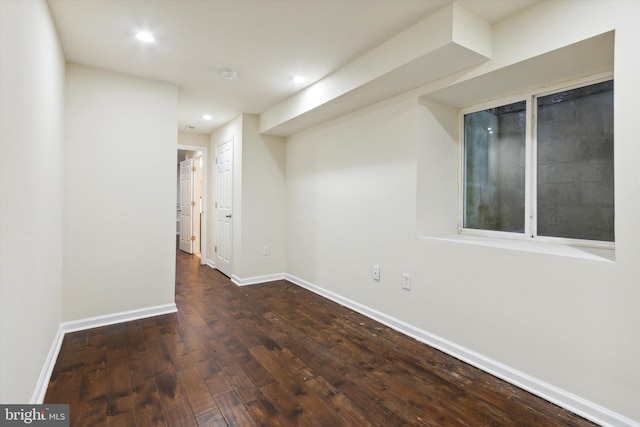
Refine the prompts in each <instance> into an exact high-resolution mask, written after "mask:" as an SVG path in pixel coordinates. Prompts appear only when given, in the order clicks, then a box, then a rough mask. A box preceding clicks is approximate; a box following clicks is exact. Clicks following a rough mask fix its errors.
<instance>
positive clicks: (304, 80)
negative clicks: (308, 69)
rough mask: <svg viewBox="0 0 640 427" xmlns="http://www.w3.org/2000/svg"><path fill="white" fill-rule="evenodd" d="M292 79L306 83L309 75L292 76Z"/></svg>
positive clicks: (295, 81)
mask: <svg viewBox="0 0 640 427" xmlns="http://www.w3.org/2000/svg"><path fill="white" fill-rule="evenodd" d="M290 80H291V81H292V82H294V83H306V82H308V81H309V76H302V75H297V76H291V77H290Z"/></svg>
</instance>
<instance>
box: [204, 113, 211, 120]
mask: <svg viewBox="0 0 640 427" xmlns="http://www.w3.org/2000/svg"><path fill="white" fill-rule="evenodd" d="M202 120H213V116H212V115H211V114H203V115H202Z"/></svg>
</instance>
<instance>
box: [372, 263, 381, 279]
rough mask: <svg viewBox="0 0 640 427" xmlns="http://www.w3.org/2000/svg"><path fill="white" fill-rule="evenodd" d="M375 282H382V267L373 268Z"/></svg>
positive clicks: (375, 266)
mask: <svg viewBox="0 0 640 427" xmlns="http://www.w3.org/2000/svg"><path fill="white" fill-rule="evenodd" d="M373 280H380V266H379V265H374V266H373Z"/></svg>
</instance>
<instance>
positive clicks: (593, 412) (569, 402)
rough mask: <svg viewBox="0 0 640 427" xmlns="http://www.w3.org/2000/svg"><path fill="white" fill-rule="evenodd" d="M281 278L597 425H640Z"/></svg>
mask: <svg viewBox="0 0 640 427" xmlns="http://www.w3.org/2000/svg"><path fill="white" fill-rule="evenodd" d="M284 278H285V279H286V280H288V281H290V282H292V283H295V284H296V285H298V286H300V287H302V288H305V289H308V290H310V291H311V292H314V293H316V294H318V295H320V296H323V297H325V298H327V299H330V300H332V301H334V302H336V303H338V304H340V305H342V306H344V307H347V308H349V309H351V310H353V311H356V312H358V313H360V314H362V315H364V316H367V317H369V318H371V319H373V320H375V321H377V322H380V323H382V324H383V325H386V326H388V327H390V328H392V329H395V330H396V331H398V332H401V333H403V334H405V335H407V336H410V337H412V338H414V339H416V340H418V341H420V342H422V343H424V344H427V345H429V346H431V347H434V348H437V349H438V350H440V351H442V352H444V353H447V354H448V355H450V356H453V357H455V358H456V359H459V360H462V361H463V362H466V363H468V364H470V365H472V366H475V367H476V368H478V369H481V370H483V371H485V372H487V373H489V374H491V375H494V376H496V377H498V378H500V379H502V380H504V381H507V382H508V383H511V384H513V385H515V386H517V387H520V388H522V389H524V390H527V391H528V392H530V393H533V394H535V395H536V396H539V397H541V398H543V399H545V400H547V401H549V402H552V403H554V404H556V405H558V406H560V407H562V408H565V409H567V410H569V411H571V412H573V413H574V414H577V415H579V416H581V417H583V418H586V419H588V420H590V421H593V422H594V423H596V424H599V425H601V426H606V427H640V424H639V423H637V422H636V421H634V420H631V419H629V418H627V417H625V416H623V415H620V414H617V413H615V412H613V411H610V410H609V409H607V408H604V407H602V406H600V405H597V404H595V403H593V402H590V401H588V400H585V399H583V398H581V397H579V396H576V395H574V394H572V393H569V392H568V391H565V390H562V389H560V388H558V387H556V386H554V385H551V384H548V383H545V382H544V381H541V380H539V379H537V378H534V377H532V376H530V375H527V374H525V373H523V372H520V371H518V370H516V369H513V368H511V367H509V366H507V365H504V364H502V363H500V362H497V361H495V360H493V359H490V358H488V357H486V356H483V355H482V354H479V353H476V352H475V351H473V350H470V349H468V348H465V347H462V346H460V345H458V344H455V343H453V342H451V341H448V340H446V339H443V338H441V337H438V336H436V335H433V334H431V333H429V332H426V331H424V330H422V329H419V328H416V327H415V326H412V325H410V324H408V323H405V322H403V321H402V320H399V319H396V318H394V317H391V316H389V315H386V314H384V313H381V312H379V311H377V310H374V309H372V308H369V307H367V306H364V305H362V304H360V303H357V302H355V301H352V300H350V299H348V298H345V297H343V296H340V295H338V294H335V293H333V292H331V291H328V290H326V289H324V288H321V287H319V286H316V285H314V284H312V283H309V282H307V281H305V280H303V279H300V278H299V277H296V276H293V275H291V274H285V275H284Z"/></svg>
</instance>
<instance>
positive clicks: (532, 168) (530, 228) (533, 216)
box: [458, 71, 615, 249]
mask: <svg viewBox="0 0 640 427" xmlns="http://www.w3.org/2000/svg"><path fill="white" fill-rule="evenodd" d="M610 80H614V76H613V72H611V71H609V72H605V73H600V74H596V75H592V76H588V77H582V78H577V79H574V80H571V81H565V82H561V83H556V84H553V85H547V86H543V87H539V88H536V89H532V90H528V91H523V92H519V93H517V94H513V95H509V96H505V97H501V98H496V99H493V100H491V101H487V102H483V103H480V104H475V105H472V106H469V107H466V108H463V109H460V110H459V117H458V123H459V156H458V158H459V167H458V171H459V177H458V185H459V187H458V233H459V234H465V235H471V236H478V237H489V238H499V239H509V240H521V241H534V242H543V243H554V244H562V245H568V246H582V247H591V248H598V249H615V233H614V241H612V242H605V241H600V240H587V239H573V238H566V237H552V236H539V235H538V234H537V191H536V189H537V162H538V160H537V154H538V153H537V111H536V114H534V109H536V110H537V100H538V98H540V97H544V96H548V95H552V94H554V93H558V92H563V91H567V90H572V89H578V88H581V87H585V86H589V85H593V84H597V83H602V82H606V81H610ZM614 84H615V82H614ZM614 97H615V89H614ZM522 101H524V102H525V103H526V119H525V120H526V124H525V194H524V196H525V206H524V215H525V218H524V232H522V233H517V232H509V231H496V230H482V229H475V228H465V227H464V215H465V201H466V185H465V183H466V177H465V169H466V168H465V164H466V150H465V128H464V121H465V120H464V117H465V115H467V114H471V113H476V112H480V111H483V110H487V109H490V108H497V107H500V106H504V105H508V104H512V103H516V102H522ZM614 108H615V107H614ZM614 120H615V112H614ZM614 141H615V132H614ZM614 150H615V142H614ZM614 174H615V154H614ZM614 193H615V180H614ZM614 200H615V196H614ZM614 209H615V201H614ZM614 223H615V211H614Z"/></svg>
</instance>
